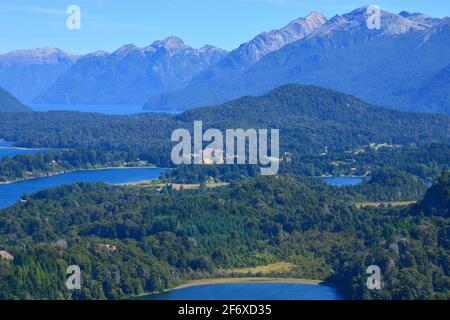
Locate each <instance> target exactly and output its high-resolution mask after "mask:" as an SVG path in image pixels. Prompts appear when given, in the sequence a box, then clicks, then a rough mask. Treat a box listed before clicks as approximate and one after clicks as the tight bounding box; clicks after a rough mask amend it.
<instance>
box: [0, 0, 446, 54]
mask: <svg viewBox="0 0 450 320" xmlns="http://www.w3.org/2000/svg"><path fill="white" fill-rule="evenodd" d="M71 4H75V5H78V6H79V7H80V8H81V13H82V20H81V23H82V25H81V30H72V31H70V30H67V28H66V19H67V17H68V15H67V14H66V13H65V11H66V8H67V7H68V6H69V5H71ZM369 4H375V5H378V6H380V7H381V8H382V9H384V10H386V11H390V12H395V13H398V12H400V11H401V10H408V11H412V12H417V11H418V12H423V13H427V14H430V15H434V16H438V17H444V16H450V1H449V0H429V1H426V0H373V2H367V0H365V1H364V0H362V1H360V0H127V1H124V0H122V1H119V0H69V1H66V0H41V1H36V0H34V1H32V0H1V1H0V39H1V41H0V52H2V53H3V52H8V51H11V50H16V49H28V48H37V47H58V48H61V49H64V50H67V51H69V52H74V53H86V52H91V51H95V50H98V49H102V50H107V51H112V50H115V49H117V48H118V47H120V46H122V45H123V44H126V43H134V44H136V45H139V46H146V45H148V44H150V43H152V42H153V41H154V40H158V39H163V38H165V37H167V36H169V35H175V36H178V37H180V38H182V39H183V40H184V41H185V42H186V43H187V44H189V45H191V46H193V47H196V48H199V47H201V46H203V45H204V44H212V45H216V46H218V47H221V48H224V49H227V50H231V49H233V48H235V47H237V46H238V45H239V44H240V43H243V42H245V41H248V40H249V39H251V38H252V37H254V36H255V35H256V34H258V33H260V32H261V31H269V30H272V29H278V28H280V27H282V26H284V25H285V24H287V23H288V22H289V21H291V20H293V19H296V18H298V17H303V16H305V15H307V14H308V13H309V12H311V11H319V12H321V13H323V14H325V15H326V16H328V17H331V16H333V15H335V14H342V13H346V12H349V11H351V10H352V9H355V8H357V7H361V6H364V5H369Z"/></svg>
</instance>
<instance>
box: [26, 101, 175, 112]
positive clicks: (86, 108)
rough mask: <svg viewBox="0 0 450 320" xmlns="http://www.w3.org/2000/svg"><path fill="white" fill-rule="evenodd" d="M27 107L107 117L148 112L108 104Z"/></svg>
mask: <svg viewBox="0 0 450 320" xmlns="http://www.w3.org/2000/svg"><path fill="white" fill-rule="evenodd" d="M28 105H29V106H30V107H31V108H32V109H33V111H37V112H47V111H63V110H65V111H79V112H94V113H102V114H108V115H130V114H137V113H143V112H150V111H149V110H143V109H142V106H141V105H109V104H82V105H79V104H36V103H28ZM151 112H159V113H172V114H176V113H179V112H177V111H173V110H151Z"/></svg>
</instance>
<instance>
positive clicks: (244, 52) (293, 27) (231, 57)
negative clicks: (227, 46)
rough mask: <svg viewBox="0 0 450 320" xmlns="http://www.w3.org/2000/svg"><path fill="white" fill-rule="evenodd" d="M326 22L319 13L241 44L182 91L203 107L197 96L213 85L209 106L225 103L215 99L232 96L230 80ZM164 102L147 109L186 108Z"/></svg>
mask: <svg viewBox="0 0 450 320" xmlns="http://www.w3.org/2000/svg"><path fill="white" fill-rule="evenodd" d="M326 21H327V19H326V18H325V16H323V15H321V14H320V13H317V12H312V13H310V14H309V15H308V16H306V17H305V18H299V19H296V20H294V21H291V22H290V23H289V24H288V25H286V26H285V27H283V28H281V29H279V30H272V31H270V32H263V33H261V34H259V35H257V36H256V37H255V38H253V39H252V40H250V41H249V42H246V43H244V44H242V45H241V46H239V48H237V49H235V50H233V51H231V52H230V53H229V54H228V55H227V56H226V57H225V58H224V59H223V60H221V61H220V62H219V63H217V64H215V65H212V66H211V67H209V68H207V69H206V70H205V71H203V72H201V73H200V74H199V75H198V76H196V77H195V78H194V79H193V80H192V82H191V83H190V84H189V85H188V86H187V88H185V89H183V90H182V92H183V93H185V94H186V95H188V96H191V97H192V98H193V103H191V102H190V101H189V102H188V103H190V104H191V105H195V106H200V105H204V104H206V101H205V100H203V99H202V98H200V100H199V101H198V102H197V101H195V100H196V99H195V96H196V93H197V92H198V93H199V95H205V96H208V94H209V93H208V91H203V90H208V87H209V85H208V84H209V83H210V82H211V83H214V85H215V88H214V90H213V91H212V96H211V97H210V98H209V99H207V100H208V103H211V104H213V103H215V102H218V103H219V102H223V101H224V100H222V99H219V100H217V101H216V100H215V99H214V97H216V96H217V94H218V95H219V97H220V96H223V95H227V93H228V92H229V90H228V87H227V84H228V80H229V78H232V77H233V76H234V75H235V74H238V73H240V72H243V71H244V70H247V69H248V68H250V67H251V66H252V65H253V64H255V63H256V62H258V61H259V60H260V59H261V58H263V57H264V56H266V55H267V54H269V53H271V52H273V51H276V50H278V49H280V48H282V47H284V46H286V45H288V44H290V43H292V42H295V41H298V40H300V39H302V38H304V37H305V36H307V35H309V34H310V33H312V32H313V31H314V30H316V29H317V28H319V27H320V26H322V25H323V24H324V23H325V22H326ZM219 91H220V92H219ZM191 93H192V94H191ZM167 95H168V96H171V93H168V94H167ZM236 97H237V96H236ZM183 99H184V95H183ZM164 101H165V94H163V95H162V96H161V97H159V96H154V97H152V98H151V99H150V101H149V102H148V103H147V106H146V108H148V109H152V108H153V106H156V105H159V104H161V107H162V108H166V107H169V108H178V107H180V108H181V109H183V108H184V107H183V106H182V105H183V103H184V102H181V101H180V102H178V101H177V102H175V103H174V104H173V105H170V106H169V105H167V104H165V102H164Z"/></svg>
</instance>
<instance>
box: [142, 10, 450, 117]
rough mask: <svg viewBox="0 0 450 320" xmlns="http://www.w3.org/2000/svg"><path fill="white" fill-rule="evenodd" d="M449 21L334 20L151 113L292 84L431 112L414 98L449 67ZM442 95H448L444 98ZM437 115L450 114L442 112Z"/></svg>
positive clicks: (171, 96) (387, 16)
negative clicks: (373, 25)
mask: <svg viewBox="0 0 450 320" xmlns="http://www.w3.org/2000/svg"><path fill="white" fill-rule="evenodd" d="M449 29H450V28H448V26H447V24H446V23H445V20H443V21H441V22H440V23H439V24H437V25H435V26H434V27H430V26H428V25H424V24H421V23H416V22H414V21H410V20H407V19H405V18H403V17H401V16H399V15H395V14H391V13H388V12H382V28H381V29H380V30H369V29H368V28H367V24H366V8H360V9H357V10H354V11H353V12H351V13H349V14H346V15H343V16H335V17H333V18H332V19H330V20H329V21H328V22H327V23H325V24H324V25H323V26H322V27H320V28H318V29H317V30H316V31H314V32H313V33H312V34H310V35H308V36H306V37H305V38H304V39H301V40H299V41H297V42H294V43H292V44H289V45H287V46H285V47H283V48H281V49H280V50H277V51H275V52H272V53H270V54H268V55H266V56H265V57H263V58H262V59H261V60H260V61H258V62H257V63H256V64H254V65H253V66H251V67H250V68H249V69H247V70H243V71H240V72H234V73H232V74H225V75H223V74H216V75H215V76H214V77H211V78H209V79H208V81H198V82H193V83H192V84H191V85H190V86H188V87H187V88H186V89H185V90H182V91H179V92H172V93H168V94H165V95H161V96H158V97H154V98H152V99H150V101H149V102H148V103H147V104H146V107H147V108H149V109H151V108H156V109H158V108H189V107H193V106H202V105H211V104H217V103H221V102H224V101H226V100H230V99H234V98H237V97H239V96H243V95H248V94H251V95H258V94H261V93H264V92H267V91H269V90H271V89H273V88H274V87H277V86H280V85H283V84H287V83H303V84H314V85H319V86H323V87H329V88H334V89H337V90H339V91H343V92H346V93H350V94H354V95H356V96H358V97H360V98H363V99H364V100H366V101H368V102H371V103H376V104H381V105H385V106H389V107H395V108H402V109H409V110H417V111H427V110H429V108H427V107H426V105H427V104H428V103H429V101H425V102H424V103H425V106H424V105H423V104H422V103H420V104H419V103H418V101H415V100H414V99H411V97H412V96H414V94H415V93H416V91H417V89H418V88H419V87H420V86H422V85H423V81H424V80H425V79H429V78H431V77H432V76H433V75H435V74H436V73H437V72H439V71H440V70H441V69H442V68H444V67H446V66H447V65H448V64H449V63H450V32H449ZM438 94H439V95H442V94H444V95H445V92H439V93H438ZM438 111H442V112H450V111H449V106H448V105H447V106H446V105H442V106H440V107H439V109H438Z"/></svg>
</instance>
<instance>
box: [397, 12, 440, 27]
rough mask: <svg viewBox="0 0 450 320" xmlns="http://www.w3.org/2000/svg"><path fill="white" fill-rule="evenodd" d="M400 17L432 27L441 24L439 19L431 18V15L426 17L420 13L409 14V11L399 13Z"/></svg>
mask: <svg viewBox="0 0 450 320" xmlns="http://www.w3.org/2000/svg"><path fill="white" fill-rule="evenodd" d="M399 15H400V16H402V17H403V18H406V19H408V20H411V21H414V22H418V23H424V24H428V25H430V26H432V25H435V24H437V23H439V21H440V19H439V18H435V17H431V16H429V15H426V14H423V13H420V12H414V13H411V12H407V11H402V12H400V13H399Z"/></svg>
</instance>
